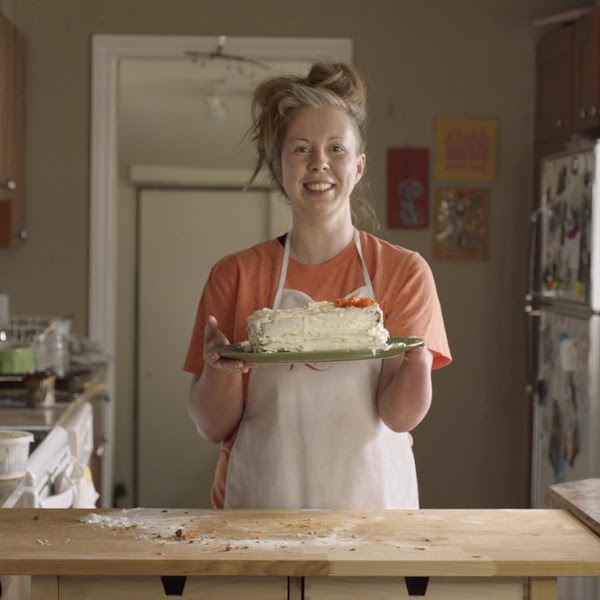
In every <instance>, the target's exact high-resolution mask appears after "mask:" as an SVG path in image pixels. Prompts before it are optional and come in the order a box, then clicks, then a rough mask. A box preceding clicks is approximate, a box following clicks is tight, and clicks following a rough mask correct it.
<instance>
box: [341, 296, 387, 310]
mask: <svg viewBox="0 0 600 600" xmlns="http://www.w3.org/2000/svg"><path fill="white" fill-rule="evenodd" d="M374 304H377V303H376V302H375V300H372V299H371V298H357V297H356V296H350V297H349V298H338V299H337V300H336V301H335V302H334V303H333V305H334V306H335V307H336V308H349V307H350V306H354V307H356V308H366V307H367V306H373V305H374Z"/></svg>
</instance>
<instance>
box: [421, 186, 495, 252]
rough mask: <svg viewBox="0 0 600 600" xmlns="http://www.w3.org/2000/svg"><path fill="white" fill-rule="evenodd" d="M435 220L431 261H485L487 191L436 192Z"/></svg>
mask: <svg viewBox="0 0 600 600" xmlns="http://www.w3.org/2000/svg"><path fill="white" fill-rule="evenodd" d="M434 218H435V225H434V235H433V257H434V258H437V259H442V260H459V259H486V258H487V257H488V241H489V240H488V238H489V234H488V232H489V211H488V190H487V189H485V188H468V187H439V188H437V189H436V193H435V209H434Z"/></svg>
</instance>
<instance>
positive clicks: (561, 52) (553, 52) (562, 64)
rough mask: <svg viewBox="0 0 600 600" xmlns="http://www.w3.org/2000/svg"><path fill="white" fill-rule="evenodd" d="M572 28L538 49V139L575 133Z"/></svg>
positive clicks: (546, 40) (558, 31) (548, 38)
mask: <svg viewBox="0 0 600 600" xmlns="http://www.w3.org/2000/svg"><path fill="white" fill-rule="evenodd" d="M574 31H575V27H574V26H573V25H568V26H565V27H562V28H560V29H556V30H553V31H551V32H550V33H548V34H546V35H545V36H544V37H542V38H541V39H540V41H539V42H538V46H537V49H536V100H535V103H536V115H535V137H536V140H548V139H555V138H568V137H569V135H570V134H571V131H572V106H573V36H574Z"/></svg>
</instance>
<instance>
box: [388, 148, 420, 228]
mask: <svg viewBox="0 0 600 600" xmlns="http://www.w3.org/2000/svg"><path fill="white" fill-rule="evenodd" d="M387 158H388V160H387V162H388V204H387V225H388V227H392V228H427V227H428V226H429V150H428V149H427V148H390V149H388V157H387Z"/></svg>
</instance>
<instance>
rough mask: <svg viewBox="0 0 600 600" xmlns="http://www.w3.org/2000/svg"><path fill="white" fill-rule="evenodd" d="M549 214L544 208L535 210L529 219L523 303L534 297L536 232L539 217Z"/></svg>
mask: <svg viewBox="0 0 600 600" xmlns="http://www.w3.org/2000/svg"><path fill="white" fill-rule="evenodd" d="M543 213H546V214H551V213H550V211H549V210H548V209H547V208H545V207H544V206H540V207H538V208H536V209H535V210H534V211H533V212H532V213H531V216H530V217H529V240H528V246H527V287H526V290H527V291H526V295H525V301H526V302H527V304H529V303H530V302H531V301H532V300H533V297H534V294H535V291H536V290H535V289H534V274H535V273H534V271H535V251H536V247H537V230H538V223H539V220H540V216H541V215H542V214H543Z"/></svg>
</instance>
